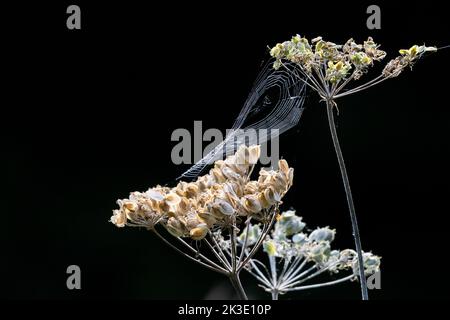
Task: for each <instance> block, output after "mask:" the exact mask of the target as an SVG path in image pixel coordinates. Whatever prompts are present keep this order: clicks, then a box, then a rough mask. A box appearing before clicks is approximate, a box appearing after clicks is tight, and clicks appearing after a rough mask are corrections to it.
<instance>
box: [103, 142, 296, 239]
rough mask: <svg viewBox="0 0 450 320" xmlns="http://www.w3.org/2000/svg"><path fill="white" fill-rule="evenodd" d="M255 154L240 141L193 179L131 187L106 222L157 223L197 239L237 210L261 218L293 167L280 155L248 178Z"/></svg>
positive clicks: (282, 191)
mask: <svg viewBox="0 0 450 320" xmlns="http://www.w3.org/2000/svg"><path fill="white" fill-rule="evenodd" d="M259 156H260V147H259V146H250V147H246V146H241V147H240V148H239V149H238V151H237V152H236V153H235V154H234V155H232V156H229V157H227V158H226V159H225V160H219V161H216V162H215V164H214V167H213V168H212V169H211V170H210V172H209V173H208V174H206V175H204V176H201V177H199V178H198V179H197V180H196V181H195V182H190V183H188V182H180V183H178V185H177V186H176V187H174V188H168V187H162V186H157V187H155V188H151V189H149V190H148V191H146V192H144V193H141V192H133V193H131V194H130V197H129V199H124V200H118V201H117V203H118V205H119V209H117V210H114V211H113V216H112V217H111V222H112V223H114V224H115V225H116V226H118V227H123V226H125V225H134V226H143V227H146V228H149V229H151V228H153V227H154V226H155V224H157V223H161V224H162V225H164V226H165V228H166V229H167V230H168V231H169V232H170V233H171V234H172V235H174V236H176V237H191V238H192V239H194V240H200V239H202V238H204V237H205V236H206V234H207V233H208V231H209V230H211V229H213V227H215V226H226V225H233V222H235V219H236V218H237V217H239V216H251V217H252V218H255V219H264V218H265V215H266V214H268V211H270V210H269V209H270V208H271V207H272V206H274V205H277V204H279V203H280V202H281V198H282V197H283V196H284V194H285V193H286V192H287V191H288V190H289V188H290V187H291V186H292V183H293V169H292V168H289V166H288V164H287V162H286V161H285V160H280V161H279V163H278V165H279V169H278V170H266V169H261V171H260V172H259V178H258V180H256V181H251V180H250V177H249V176H250V174H251V171H252V169H253V167H254V165H255V164H256V163H257V161H258V159H259Z"/></svg>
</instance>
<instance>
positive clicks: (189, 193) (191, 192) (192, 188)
mask: <svg viewBox="0 0 450 320" xmlns="http://www.w3.org/2000/svg"><path fill="white" fill-rule="evenodd" d="M198 192H199V188H198V186H197V185H196V184H194V183H189V184H188V185H187V187H186V188H185V196H186V197H188V198H194V197H195V196H197V194H198Z"/></svg>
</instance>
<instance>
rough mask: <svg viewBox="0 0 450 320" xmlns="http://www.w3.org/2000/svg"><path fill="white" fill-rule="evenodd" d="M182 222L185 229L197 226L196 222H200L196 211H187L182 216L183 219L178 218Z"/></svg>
mask: <svg viewBox="0 0 450 320" xmlns="http://www.w3.org/2000/svg"><path fill="white" fill-rule="evenodd" d="M180 220H181V221H182V222H184V225H185V226H186V228H187V229H189V230H191V229H193V228H195V227H197V225H198V224H200V223H201V222H200V221H199V220H198V216H197V214H196V213H192V212H190V213H188V215H187V216H185V217H183V219H180Z"/></svg>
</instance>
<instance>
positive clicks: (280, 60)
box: [270, 35, 437, 300]
mask: <svg viewBox="0 0 450 320" xmlns="http://www.w3.org/2000/svg"><path fill="white" fill-rule="evenodd" d="M436 50H437V48H435V47H426V46H425V45H422V46H418V45H414V46H412V47H411V48H410V49H407V50H406V49H402V50H400V56H398V57H396V58H394V59H392V60H391V61H389V62H388V63H387V64H386V65H385V67H384V69H383V71H382V72H381V74H380V75H379V76H377V77H375V78H373V79H372V80H370V81H367V82H365V83H363V84H361V85H358V86H356V87H353V88H350V89H348V90H347V91H343V90H344V89H345V88H347V87H348V86H349V85H350V83H351V82H352V81H355V80H358V79H360V78H361V77H362V76H363V75H364V74H365V73H367V72H368V71H369V69H370V67H372V66H373V65H374V63H375V62H378V61H381V60H382V59H384V57H385V56H386V52H384V51H382V50H380V49H379V45H377V44H376V43H375V42H374V41H373V39H372V38H370V37H369V38H368V39H367V41H364V43H363V44H357V43H356V42H355V41H354V40H353V39H349V40H348V41H347V42H346V43H345V44H343V45H338V44H335V43H333V42H328V41H325V40H323V39H322V37H317V38H314V39H312V40H311V43H310V42H309V41H308V39H306V38H304V37H301V36H299V35H296V36H294V37H293V38H292V39H291V40H290V41H285V42H283V43H278V44H277V45H275V46H274V47H273V48H272V49H271V50H270V54H271V56H272V57H273V58H275V62H274V64H273V67H274V69H279V68H285V69H286V70H289V71H290V70H291V65H292V64H294V66H295V68H296V70H295V72H292V74H295V75H297V77H298V79H299V80H300V81H302V82H304V83H305V84H306V85H307V86H308V87H310V88H311V89H313V90H314V91H316V92H317V93H318V94H319V96H320V97H321V98H322V100H323V101H324V102H325V104H326V108H327V115H328V123H329V127H330V132H331V136H332V139H333V144H334V148H335V151H336V156H337V160H338V163H339V168H340V171H341V176H342V181H343V184H344V189H345V193H346V197H347V203H348V207H349V211H350V218H351V223H352V229H353V236H354V240H355V247H356V252H357V257H358V263H359V265H363V264H364V263H363V260H364V258H363V254H362V248H361V240H360V234H359V228H358V223H357V218H356V212H355V206H354V204H353V196H352V192H351V189H350V183H349V179H348V175H347V169H346V166H345V162H344V157H343V155H342V151H341V147H340V144H339V139H338V136H337V132H336V127H335V123H334V113H333V112H334V109H337V103H336V99H338V98H341V97H345V96H348V95H350V94H354V93H357V92H360V91H363V90H365V89H368V88H370V87H372V86H375V85H377V84H379V83H381V82H383V81H385V80H387V79H390V78H394V77H397V76H398V75H399V74H400V73H401V72H402V71H403V70H404V69H405V68H407V67H412V66H413V64H414V63H415V62H416V61H417V60H418V59H419V58H421V57H422V55H423V54H425V53H426V52H434V51H436ZM286 62H288V63H290V64H289V65H287V64H286ZM298 74H300V75H298ZM359 277H360V283H361V295H362V299H363V300H367V299H368V292H367V284H366V279H365V274H364V271H363V268H360V269H359Z"/></svg>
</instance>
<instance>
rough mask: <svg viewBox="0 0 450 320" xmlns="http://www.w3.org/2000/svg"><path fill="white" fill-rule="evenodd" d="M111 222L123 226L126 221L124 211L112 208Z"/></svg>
mask: <svg viewBox="0 0 450 320" xmlns="http://www.w3.org/2000/svg"><path fill="white" fill-rule="evenodd" d="M111 222H112V223H113V224H115V225H116V226H117V227H120V228H121V227H125V224H126V223H127V217H126V215H125V212H123V211H122V210H113V216H112V217H111Z"/></svg>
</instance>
